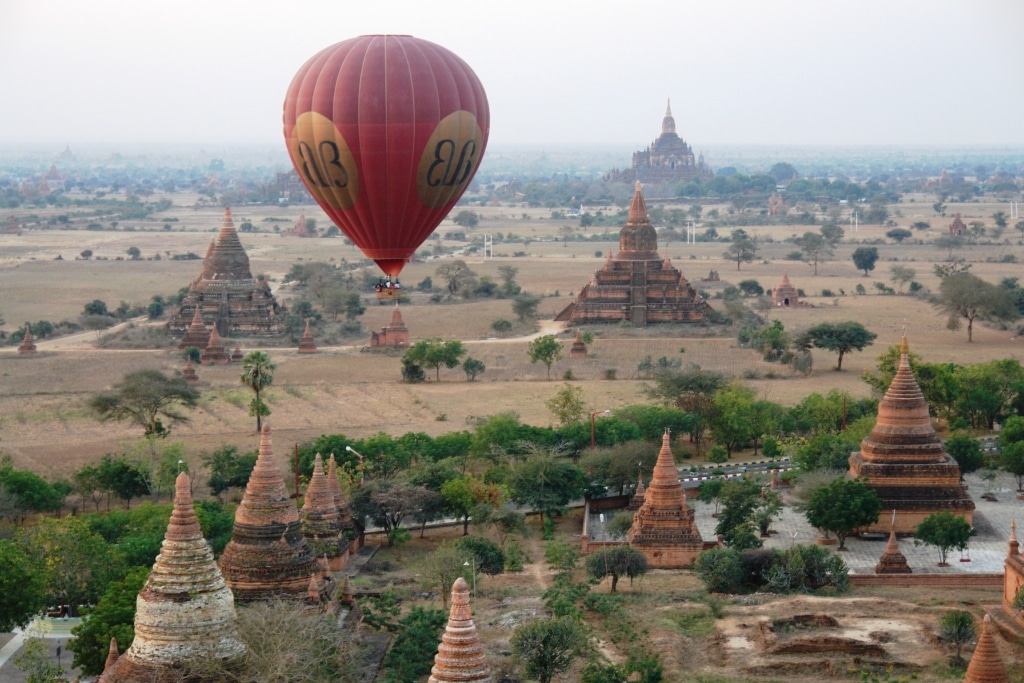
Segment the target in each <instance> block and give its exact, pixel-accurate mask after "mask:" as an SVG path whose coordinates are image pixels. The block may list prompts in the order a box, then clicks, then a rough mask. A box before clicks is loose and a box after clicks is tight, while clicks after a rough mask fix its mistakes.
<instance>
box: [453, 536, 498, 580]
mask: <svg viewBox="0 0 1024 683" xmlns="http://www.w3.org/2000/svg"><path fill="white" fill-rule="evenodd" d="M458 545H459V546H461V547H462V548H463V549H465V550H466V552H468V553H469V554H470V555H471V556H472V557H473V561H474V562H475V565H474V566H475V567H476V571H478V572H481V573H483V574H487V575H488V576H497V575H498V574H501V573H502V572H503V571H505V551H504V550H502V549H501V546H499V545H498V544H497V543H495V542H494V541H492V540H490V539H487V538H484V537H483V536H464V537H463V538H460V539H459V540H458Z"/></svg>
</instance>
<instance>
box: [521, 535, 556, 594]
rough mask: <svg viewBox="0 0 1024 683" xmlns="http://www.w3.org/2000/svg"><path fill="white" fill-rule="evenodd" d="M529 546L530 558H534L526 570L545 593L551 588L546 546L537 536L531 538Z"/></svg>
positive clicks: (526, 566)
mask: <svg viewBox="0 0 1024 683" xmlns="http://www.w3.org/2000/svg"><path fill="white" fill-rule="evenodd" d="M529 544H530V547H529V552H530V557H532V558H533V562H531V563H529V564H527V565H525V567H524V569H526V571H528V572H529V573H530V576H532V577H533V580H534V581H535V582H536V583H537V587H538V588H540V590H541V592H542V593H543V592H544V591H546V590H547V589H548V588H550V587H551V577H550V576H548V573H547V570H546V569H545V561H544V546H543V545H542V544H541V542H540V540H539V538H538V537H537V536H535V535H534V536H530V538H529Z"/></svg>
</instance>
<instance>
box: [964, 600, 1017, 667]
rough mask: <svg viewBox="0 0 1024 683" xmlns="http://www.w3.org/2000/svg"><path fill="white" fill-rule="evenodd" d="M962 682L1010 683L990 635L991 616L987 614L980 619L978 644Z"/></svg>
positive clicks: (994, 641)
mask: <svg viewBox="0 0 1024 683" xmlns="http://www.w3.org/2000/svg"><path fill="white" fill-rule="evenodd" d="M964 683H1010V677H1009V676H1008V675H1007V673H1006V667H1005V666H1003V660H1002V658H1001V657H1000V656H999V648H998V647H996V640H995V638H993V637H992V618H991V617H990V616H989V615H987V614H986V615H985V618H984V619H982V621H981V631H980V632H979V633H978V644H977V645H975V647H974V654H973V655H971V662H970V664H968V665H967V673H966V675H965V676H964Z"/></svg>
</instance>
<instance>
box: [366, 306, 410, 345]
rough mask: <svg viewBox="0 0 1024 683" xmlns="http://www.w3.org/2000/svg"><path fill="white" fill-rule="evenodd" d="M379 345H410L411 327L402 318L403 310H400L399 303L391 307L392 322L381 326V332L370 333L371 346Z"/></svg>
mask: <svg viewBox="0 0 1024 683" xmlns="http://www.w3.org/2000/svg"><path fill="white" fill-rule="evenodd" d="M378 346H397V347H403V348H404V347H407V346H409V328H408V327H406V326H405V321H404V320H402V312H401V311H400V310H398V304H397V303H396V304H395V307H394V308H393V309H391V324H390V325H387V326H385V327H382V328H380V332H371V333H370V348H371V349H375V348H377V347H378Z"/></svg>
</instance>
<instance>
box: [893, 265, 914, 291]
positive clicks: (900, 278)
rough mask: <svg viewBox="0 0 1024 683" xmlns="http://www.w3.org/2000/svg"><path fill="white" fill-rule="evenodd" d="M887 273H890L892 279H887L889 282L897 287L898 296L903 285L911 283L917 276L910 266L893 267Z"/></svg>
mask: <svg viewBox="0 0 1024 683" xmlns="http://www.w3.org/2000/svg"><path fill="white" fill-rule="evenodd" d="M889 272H890V273H892V277H891V278H889V282H894V283H896V284H897V285H899V288H900V294H902V293H903V285H905V284H907V283H908V282H910V281H912V280H913V279H914V276H915V275H917V271H916V270H914V269H913V268H911V267H910V266H893V267H892V268H890V269H889Z"/></svg>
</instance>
